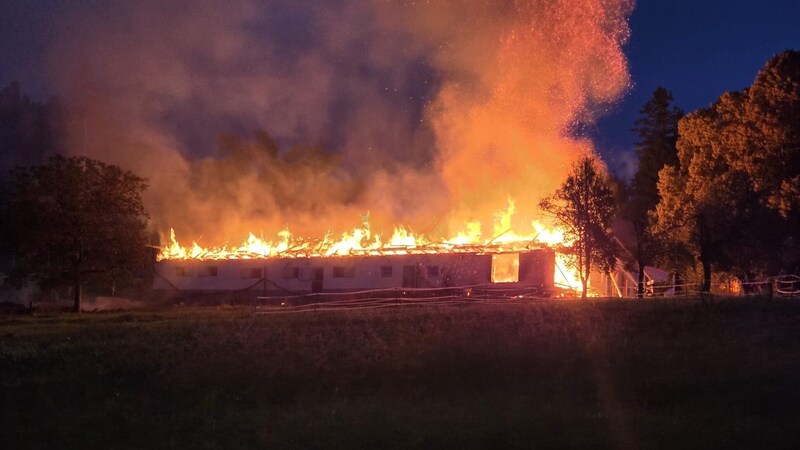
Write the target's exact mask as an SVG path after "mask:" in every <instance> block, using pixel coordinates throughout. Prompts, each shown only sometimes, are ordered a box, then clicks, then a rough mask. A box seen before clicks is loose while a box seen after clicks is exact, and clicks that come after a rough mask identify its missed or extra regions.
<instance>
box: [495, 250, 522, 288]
mask: <svg viewBox="0 0 800 450" xmlns="http://www.w3.org/2000/svg"><path fill="white" fill-rule="evenodd" d="M517 282H519V253H496V254H494V255H492V283H517Z"/></svg>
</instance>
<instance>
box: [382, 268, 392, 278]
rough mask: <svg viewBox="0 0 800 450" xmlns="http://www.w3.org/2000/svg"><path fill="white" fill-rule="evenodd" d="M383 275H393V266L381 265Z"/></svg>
mask: <svg viewBox="0 0 800 450" xmlns="http://www.w3.org/2000/svg"><path fill="white" fill-rule="evenodd" d="M381 276H382V277H384V278H389V277H391V276H392V266H381Z"/></svg>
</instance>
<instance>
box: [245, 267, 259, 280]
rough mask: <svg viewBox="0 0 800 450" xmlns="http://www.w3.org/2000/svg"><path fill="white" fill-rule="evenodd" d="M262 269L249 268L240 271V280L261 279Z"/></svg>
mask: <svg viewBox="0 0 800 450" xmlns="http://www.w3.org/2000/svg"><path fill="white" fill-rule="evenodd" d="M262 276H263V269H262V268H260V267H249V268H247V269H244V270H243V271H242V278H261V277H262Z"/></svg>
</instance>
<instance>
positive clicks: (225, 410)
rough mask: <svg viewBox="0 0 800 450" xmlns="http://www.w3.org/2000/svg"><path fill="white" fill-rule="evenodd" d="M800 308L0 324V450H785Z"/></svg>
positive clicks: (17, 320) (515, 309)
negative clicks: (207, 449)
mask: <svg viewBox="0 0 800 450" xmlns="http://www.w3.org/2000/svg"><path fill="white" fill-rule="evenodd" d="M798 423H800V302H797V301H796V302H792V301H787V300H772V301H766V300H755V299H737V300H716V301H714V302H713V303H712V304H710V305H702V304H699V303H697V302H695V301H692V300H670V301H663V300H662V301H654V300H644V301H631V300H628V301H592V302H580V301H575V300H552V301H543V302H541V301H540V302H528V303H514V304H507V305H471V306H451V307H439V308H435V307H430V308H429V307H401V308H390V309H384V310H376V311H338V312H308V313H297V314H271V315H262V314H257V313H255V311H254V309H253V308H248V307H206V308H188V307H174V308H170V309H166V310H159V311H136V312H105V313H88V314H87V313H85V314H82V315H80V316H77V315H71V314H63V313H47V314H45V313H39V314H34V315H32V316H31V315H22V314H10V313H8V314H4V315H0V447H1V448H4V449H17V448H20V449H21V448H59V449H62V448H77V449H86V448H130V449H145V448H147V449H149V448H153V449H155V448H175V449H183V448H187V449H188V448H191V449H205V448H237V449H238V448H381V449H383V448H565V447H569V448H710V447H716V448H720V447H726V448H776V447H788V446H791V444H792V443H794V444H796V443H797V442H800V427H798Z"/></svg>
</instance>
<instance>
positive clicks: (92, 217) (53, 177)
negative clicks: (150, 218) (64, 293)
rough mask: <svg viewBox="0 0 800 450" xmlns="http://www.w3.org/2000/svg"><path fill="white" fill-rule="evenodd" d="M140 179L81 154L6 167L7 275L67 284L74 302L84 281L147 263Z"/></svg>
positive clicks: (119, 273) (76, 307)
mask: <svg viewBox="0 0 800 450" xmlns="http://www.w3.org/2000/svg"><path fill="white" fill-rule="evenodd" d="M145 187H146V182H145V180H144V179H142V178H140V177H138V176H136V175H135V174H133V173H132V172H130V171H126V170H122V169H121V168H119V167H117V166H113V165H108V164H105V163H103V162H100V161H96V160H93V159H89V158H86V157H71V158H67V157H64V156H60V155H56V156H52V157H51V158H50V159H49V160H48V162H47V163H46V164H43V165H36V166H29V167H18V168H15V169H14V170H12V179H11V190H10V193H9V205H8V208H9V216H8V218H9V221H10V224H9V225H10V227H9V228H8V229H7V233H8V234H7V236H6V240H7V241H8V242H9V243H10V244H11V245H12V250H13V252H14V254H15V255H16V261H17V264H16V267H15V268H14V272H13V275H14V276H15V277H16V278H17V279H20V278H21V277H33V278H34V279H36V280H37V281H39V282H40V283H43V284H44V285H48V286H71V287H72V288H73V289H74V291H73V293H74V304H73V309H74V310H75V311H76V312H77V311H80V307H81V296H82V288H83V286H84V285H85V284H86V283H87V282H89V281H92V280H96V279H98V278H99V277H109V276H113V277H124V276H130V275H131V274H132V273H133V272H135V271H136V270H137V269H138V268H140V267H142V265H144V264H146V263H147V261H148V257H149V256H150V255H151V252H150V251H149V250H148V248H147V240H148V236H147V232H146V219H147V214H146V212H145V210H144V207H143V206H142V201H141V193H142V192H143V191H144V189H145Z"/></svg>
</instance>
